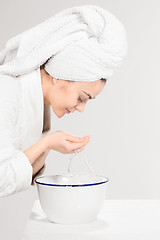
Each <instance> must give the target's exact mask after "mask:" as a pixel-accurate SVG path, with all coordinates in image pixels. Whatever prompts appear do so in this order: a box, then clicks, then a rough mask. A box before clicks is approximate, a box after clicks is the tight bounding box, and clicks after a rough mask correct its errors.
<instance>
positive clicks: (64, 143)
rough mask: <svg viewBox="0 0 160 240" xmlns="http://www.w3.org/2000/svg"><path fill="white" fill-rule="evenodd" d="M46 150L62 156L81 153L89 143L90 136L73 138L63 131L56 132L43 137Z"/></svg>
mask: <svg viewBox="0 0 160 240" xmlns="http://www.w3.org/2000/svg"><path fill="white" fill-rule="evenodd" d="M45 139H46V142H47V146H48V149H52V150H55V151H57V152H60V153H63V154H69V153H75V152H80V151H82V150H83V149H84V148H85V147H86V145H87V144H88V143H89V141H90V136H89V135H87V136H85V137H75V136H72V135H71V134H69V133H66V132H63V131H56V132H53V133H51V134H49V135H47V136H45Z"/></svg>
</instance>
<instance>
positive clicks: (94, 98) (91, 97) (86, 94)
mask: <svg viewBox="0 0 160 240" xmlns="http://www.w3.org/2000/svg"><path fill="white" fill-rule="evenodd" d="M83 92H84V93H85V94H86V95H87V96H88V97H89V99H95V97H94V98H92V97H91V95H90V94H89V93H87V92H85V91H83Z"/></svg>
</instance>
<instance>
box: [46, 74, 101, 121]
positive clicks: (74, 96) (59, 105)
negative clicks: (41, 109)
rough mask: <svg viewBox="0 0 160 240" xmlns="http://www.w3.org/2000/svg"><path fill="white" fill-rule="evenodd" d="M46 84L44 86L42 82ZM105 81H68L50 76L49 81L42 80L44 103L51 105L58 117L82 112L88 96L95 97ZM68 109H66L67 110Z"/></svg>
mask: <svg viewBox="0 0 160 240" xmlns="http://www.w3.org/2000/svg"><path fill="white" fill-rule="evenodd" d="M45 82H46V83H47V82H48V84H47V85H48V86H45V87H44V83H45ZM104 86H105V82H102V81H101V80H97V81H93V82H68V81H66V80H62V79H55V78H52V77H51V76H50V80H49V81H43V84H42V89H43V87H44V89H43V90H44V91H43V94H44V100H45V103H48V104H50V105H51V107H52V110H53V112H54V113H55V114H56V116H57V117H58V118H61V117H63V116H64V115H65V114H67V112H68V110H69V111H70V113H73V112H74V111H79V112H83V110H84V107H85V105H86V103H87V102H88V100H89V99H90V98H95V97H96V96H97V95H98V94H99V93H100V92H101V91H102V89H103V88H104ZM67 109H68V110H67Z"/></svg>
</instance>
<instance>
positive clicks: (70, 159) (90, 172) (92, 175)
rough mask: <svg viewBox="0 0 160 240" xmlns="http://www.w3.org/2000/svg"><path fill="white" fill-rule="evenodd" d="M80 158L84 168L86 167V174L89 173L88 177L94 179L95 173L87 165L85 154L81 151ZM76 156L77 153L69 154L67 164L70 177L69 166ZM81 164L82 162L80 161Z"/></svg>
mask: <svg viewBox="0 0 160 240" xmlns="http://www.w3.org/2000/svg"><path fill="white" fill-rule="evenodd" d="M80 153H81V158H82V160H83V162H84V164H85V166H86V167H87V169H88V172H89V175H90V176H91V177H92V178H94V179H96V175H95V171H94V169H93V168H92V167H91V165H90V164H89V161H88V158H87V156H86V154H85V153H84V151H81V152H80ZM76 155H77V153H73V154H70V158H69V164H68V174H69V175H72V174H71V165H72V161H73V158H74V157H75V156H76ZM81 162H82V161H81ZM77 175H78V174H77Z"/></svg>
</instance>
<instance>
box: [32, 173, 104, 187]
mask: <svg viewBox="0 0 160 240" xmlns="http://www.w3.org/2000/svg"><path fill="white" fill-rule="evenodd" d="M54 176H60V175H54ZM96 176H97V175H96ZM44 177H52V175H50V176H42V177H38V178H36V179H35V182H36V183H37V184H40V185H46V186H55V187H86V186H94V185H99V184H103V183H107V182H108V181H109V179H108V178H107V177H104V176H99V175H98V177H103V178H105V179H106V180H105V181H102V182H96V183H87V184H65V185H64V184H52V183H44V182H38V179H40V178H44Z"/></svg>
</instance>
